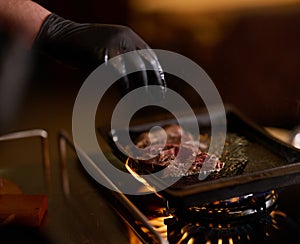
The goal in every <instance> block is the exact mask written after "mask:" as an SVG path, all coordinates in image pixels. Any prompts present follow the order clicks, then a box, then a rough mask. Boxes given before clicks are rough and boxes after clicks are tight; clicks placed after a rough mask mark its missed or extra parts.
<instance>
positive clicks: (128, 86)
mask: <svg viewBox="0 0 300 244" xmlns="http://www.w3.org/2000/svg"><path fill="white" fill-rule="evenodd" d="M33 47H34V48H36V49H38V50H40V51H43V52H44V53H46V54H47V55H49V56H52V57H54V58H56V59H58V60H60V61H62V62H64V63H66V64H68V65H71V66H73V67H78V68H81V69H88V70H89V71H92V70H93V69H95V68H96V67H98V66H99V65H100V64H102V63H104V62H106V61H107V60H108V59H110V58H113V57H115V56H117V55H120V54H124V53H126V52H129V51H134V50H140V49H146V52H145V53H144V54H141V53H139V52H137V53H136V54H135V56H134V58H132V59H131V60H126V61H125V60H123V59H118V62H117V63H114V65H113V66H114V68H116V69H117V71H118V72H119V73H120V74H121V75H122V76H123V89H124V90H125V92H127V91H129V90H132V89H134V88H136V87H139V86H147V85H148V84H155V85H160V86H162V88H165V86H166V85H165V81H164V73H163V71H162V68H161V66H160V64H159V62H158V59H157V57H156V55H155V53H154V52H153V51H152V50H151V49H150V47H149V46H148V45H147V44H146V43H145V42H144V41H143V40H142V39H141V38H140V37H139V36H138V35H137V34H136V33H135V32H133V31H132V30H131V29H130V28H128V27H125V26H119V25H105V24H80V23H76V22H73V21H70V20H66V19H64V18H62V17H60V16H58V15H56V14H50V15H49V16H48V18H47V19H46V20H45V21H44V23H43V25H42V27H41V29H40V31H39V33H38V35H37V37H36V40H35V43H34V45H33ZM128 65H135V66H136V67H138V69H139V70H141V72H139V78H138V80H137V81H135V83H134V84H132V82H131V81H130V80H128V78H127V77H126V76H125V75H126V67H128ZM147 66H148V67H149V66H151V67H153V68H154V69H155V72H154V75H153V74H152V75H150V76H148V75H147V72H146V69H147ZM149 77H151V78H152V79H151V80H150V79H148V78H149Z"/></svg>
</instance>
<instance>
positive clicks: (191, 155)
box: [136, 125, 224, 177]
mask: <svg viewBox="0 0 300 244" xmlns="http://www.w3.org/2000/svg"><path fill="white" fill-rule="evenodd" d="M164 130H165V133H166V134H167V138H166V143H165V144H164V137H162V136H161V132H159V131H157V132H155V131H154V132H151V134H150V136H149V133H148V132H147V133H143V134H141V135H140V136H139V137H138V139H137V142H136V145H137V147H139V148H146V149H147V151H146V153H147V154H148V155H149V156H153V157H151V159H149V160H139V161H138V162H139V166H140V167H141V166H142V167H145V168H146V169H148V170H150V171H151V172H156V171H159V170H161V169H163V168H165V171H164V175H163V176H164V177H181V176H187V175H192V174H197V173H199V172H200V170H201V168H202V167H203V164H204V162H205V161H206V163H205V169H207V170H209V171H219V170H220V169H222V168H223V166H224V163H222V162H221V161H220V160H219V159H218V158H217V157H216V156H215V155H209V154H208V153H206V152H203V150H202V148H201V146H202V147H203V144H200V147H197V145H198V143H196V141H195V140H194V138H193V136H192V135H191V134H190V133H189V132H187V131H184V130H183V129H182V128H181V127H180V126H178V125H169V126H165V127H164ZM150 138H151V140H150ZM179 148H180V153H179ZM157 152H159V154H158V155H155V153H157ZM140 167H139V168H140Z"/></svg>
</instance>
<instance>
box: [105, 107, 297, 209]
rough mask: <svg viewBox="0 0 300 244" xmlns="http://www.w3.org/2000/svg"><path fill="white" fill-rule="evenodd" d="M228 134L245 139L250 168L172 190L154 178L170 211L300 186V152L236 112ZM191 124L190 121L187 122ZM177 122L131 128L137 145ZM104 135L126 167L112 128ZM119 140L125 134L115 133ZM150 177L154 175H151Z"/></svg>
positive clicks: (185, 180) (206, 122)
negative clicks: (147, 135) (149, 133)
mask: <svg viewBox="0 0 300 244" xmlns="http://www.w3.org/2000/svg"><path fill="white" fill-rule="evenodd" d="M196 116H197V120H198V123H199V128H200V132H201V131H209V130H210V119H209V115H208V114H206V113H200V114H197V115H196ZM226 119H227V133H228V134H229V133H233V134H235V135H238V136H240V137H243V138H245V139H246V140H247V141H248V142H249V145H248V146H247V149H246V154H247V156H248V161H249V162H248V164H247V166H246V168H245V169H244V171H243V173H242V174H238V175H230V176H226V177H221V178H217V179H206V180H203V181H200V180H199V179H198V176H197V175H193V176H184V177H180V178H178V181H177V182H176V183H175V184H173V185H172V186H169V187H166V188H165V187H164V185H166V184H167V183H168V179H166V178H165V179H164V178H162V177H151V178H150V180H148V181H149V182H148V183H149V184H150V185H152V186H154V187H156V188H157V187H159V188H160V189H163V188H165V189H164V190H162V191H160V192H159V194H161V195H162V196H164V197H165V198H166V199H167V200H168V202H169V204H170V205H171V206H170V207H188V206H193V205H197V204H201V203H208V202H212V201H217V200H220V199H228V198H231V197H236V196H241V195H246V194H251V193H262V192H266V191H269V190H276V189H280V188H283V187H286V186H289V185H293V184H297V183H300V150H298V149H296V148H294V147H292V146H290V145H288V144H286V143H283V142H281V141H280V140H278V139H276V138H274V137H272V136H271V135H270V134H268V133H267V132H266V131H265V130H264V129H263V128H262V127H260V126H258V125H257V124H255V123H254V122H253V121H251V120H249V119H248V118H246V117H245V116H244V115H242V114H241V113H239V112H237V111H236V110H235V109H233V108H227V109H226ZM186 120H187V121H188V120H189V118H186ZM174 123H176V121H175V120H174V119H170V120H168V119H167V120H161V121H153V122H151V123H145V124H139V125H134V126H131V127H130V128H129V133H130V135H131V137H132V139H133V141H134V140H135V139H136V138H137V136H139V135H140V134H141V133H143V132H146V131H149V130H150V128H152V127H153V126H157V125H159V126H164V125H169V124H174ZM99 131H100V134H101V135H102V136H103V138H104V140H105V141H106V142H107V143H108V145H109V147H110V150H111V152H112V153H113V155H114V156H115V157H116V158H117V160H119V163H120V164H122V165H124V164H125V162H126V159H127V155H124V154H123V153H122V152H121V151H120V150H119V149H118V148H117V147H116V145H115V142H114V141H113V139H112V137H113V135H112V134H111V131H112V130H110V129H109V128H103V127H102V128H100V130H99ZM113 131H114V133H115V134H117V135H118V136H122V133H126V132H125V130H122V129H120V130H116V129H114V130H113ZM149 173H150V172H149Z"/></svg>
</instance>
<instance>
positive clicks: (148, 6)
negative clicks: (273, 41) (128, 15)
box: [131, 0, 300, 13]
mask: <svg viewBox="0 0 300 244" xmlns="http://www.w3.org/2000/svg"><path fill="white" fill-rule="evenodd" d="M293 3H300V0H243V1H241V0H213V1H212V0H200V1H199V0H185V1H182V0H143V1H140V0H131V5H132V8H134V9H136V10H137V11H142V12H169V13H196V12H210V11H220V10H222V11H226V10H236V9H243V8H255V7H271V6H278V5H288V4H293Z"/></svg>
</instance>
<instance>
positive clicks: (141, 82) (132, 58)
mask: <svg viewBox="0 0 300 244" xmlns="http://www.w3.org/2000/svg"><path fill="white" fill-rule="evenodd" d="M125 66H126V67H128V68H127V71H128V70H130V67H132V66H133V67H132V68H134V70H138V72H136V73H135V74H134V76H135V77H136V79H137V80H135V81H134V83H135V84H133V85H134V87H139V86H145V88H146V89H147V86H148V76H147V70H146V65H145V63H144V61H143V59H142V58H141V56H140V54H139V53H138V52H137V51H133V52H131V53H130V55H128V56H126V60H125Z"/></svg>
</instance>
